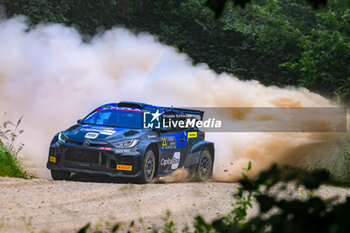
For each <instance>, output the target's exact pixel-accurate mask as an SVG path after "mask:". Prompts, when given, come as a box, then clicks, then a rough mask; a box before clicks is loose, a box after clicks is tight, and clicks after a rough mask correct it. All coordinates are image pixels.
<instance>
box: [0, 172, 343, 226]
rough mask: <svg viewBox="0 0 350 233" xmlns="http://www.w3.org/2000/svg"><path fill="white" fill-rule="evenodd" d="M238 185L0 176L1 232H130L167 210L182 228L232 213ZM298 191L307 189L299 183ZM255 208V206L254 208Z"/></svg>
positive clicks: (159, 220)
mask: <svg viewBox="0 0 350 233" xmlns="http://www.w3.org/2000/svg"><path fill="white" fill-rule="evenodd" d="M236 188H237V184H234V183H218V182H208V183H170V184H148V185H136V184H125V183H124V184H123V183H110V181H107V183H106V181H100V180H94V182H86V181H85V182H78V181H50V180H43V179H30V180H25V179H15V178H4V177H2V178H1V177H0V232H74V231H76V230H77V229H79V228H81V227H82V226H83V225H85V224H86V223H88V222H92V225H93V226H94V227H95V228H99V227H100V226H106V225H108V224H112V223H117V222H119V223H122V229H123V231H122V232H125V231H126V230H127V229H128V225H129V223H130V222H131V221H132V220H135V223H136V227H135V228H134V230H135V229H136V230H137V229H139V231H140V232H144V231H150V230H151V229H152V227H153V226H161V225H162V224H163V218H164V217H165V216H166V212H167V210H170V211H171V219H173V220H174V221H175V223H177V224H179V225H177V228H178V229H182V228H183V227H184V226H185V225H186V224H187V225H189V226H191V225H192V221H193V217H194V216H195V215H197V214H201V215H203V216H204V217H205V218H206V219H207V220H211V219H214V218H217V217H218V216H221V215H222V214H226V213H229V212H230V210H231V209H232V207H231V203H232V201H233V198H232V194H233V193H234V192H235V190H236ZM316 194H317V195H321V196H322V197H323V198H329V197H332V196H334V195H338V196H340V197H341V199H342V198H344V197H345V196H346V195H349V194H350V190H349V189H343V188H336V187H330V186H322V187H321V188H320V189H319V190H318V191H317V192H316ZM293 195H297V196H298V195H299V196H300V197H301V198H302V197H303V196H305V195H306V194H305V193H304V191H302V190H301V189H299V190H298V191H296V192H295V193H294V194H293ZM256 211H257V207H256V206H255V207H254V208H253V209H251V210H250V212H249V214H250V215H254V213H256ZM139 218H142V219H143V223H142V224H141V223H140V222H139ZM106 222H107V223H106Z"/></svg>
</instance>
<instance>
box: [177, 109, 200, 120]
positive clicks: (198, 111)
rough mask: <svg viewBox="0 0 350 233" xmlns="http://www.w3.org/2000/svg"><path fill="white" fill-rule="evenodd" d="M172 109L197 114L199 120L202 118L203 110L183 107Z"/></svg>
mask: <svg viewBox="0 0 350 233" xmlns="http://www.w3.org/2000/svg"><path fill="white" fill-rule="evenodd" d="M173 109H174V110H177V111H180V112H183V113H185V114H190V115H198V116H200V118H201V120H203V115H204V111H201V110H191V109H184V108H173Z"/></svg>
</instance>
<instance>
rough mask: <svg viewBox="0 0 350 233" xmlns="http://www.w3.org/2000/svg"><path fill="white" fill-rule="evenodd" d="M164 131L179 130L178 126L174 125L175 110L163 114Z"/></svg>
mask: <svg viewBox="0 0 350 233" xmlns="http://www.w3.org/2000/svg"><path fill="white" fill-rule="evenodd" d="M161 122H162V124H163V125H162V129H161V130H162V131H164V132H174V131H178V129H177V127H175V126H174V123H175V122H176V113H175V112H167V113H164V114H163V115H162V119H161Z"/></svg>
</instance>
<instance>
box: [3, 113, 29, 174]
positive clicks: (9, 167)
mask: <svg viewBox="0 0 350 233" xmlns="http://www.w3.org/2000/svg"><path fill="white" fill-rule="evenodd" d="M21 121H22V117H21V118H20V119H19V120H18V121H17V123H13V122H11V121H5V122H4V123H3V124H2V125H0V176H10V177H18V178H26V177H27V175H26V173H25V172H24V171H23V169H22V167H21V163H20V161H19V160H18V158H17V155H18V153H19V152H20V151H21V150H22V148H23V146H24V144H22V143H20V144H19V146H18V147H16V139H17V138H18V136H19V135H21V134H22V133H23V130H21V129H19V126H20V124H21Z"/></svg>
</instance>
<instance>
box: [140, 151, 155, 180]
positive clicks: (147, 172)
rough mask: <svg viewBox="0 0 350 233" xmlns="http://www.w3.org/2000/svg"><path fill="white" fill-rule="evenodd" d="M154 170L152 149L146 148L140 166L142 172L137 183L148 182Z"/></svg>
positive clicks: (152, 176)
mask: <svg viewBox="0 0 350 233" xmlns="http://www.w3.org/2000/svg"><path fill="white" fill-rule="evenodd" d="M155 170H156V157H155V155H154V152H153V150H147V151H146V154H145V157H144V159H143V163H142V166H141V171H142V172H141V177H140V178H139V179H138V181H139V183H142V184H146V183H150V182H151V181H152V180H153V178H154V174H155Z"/></svg>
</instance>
